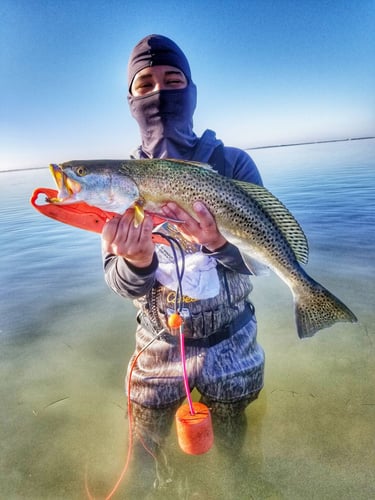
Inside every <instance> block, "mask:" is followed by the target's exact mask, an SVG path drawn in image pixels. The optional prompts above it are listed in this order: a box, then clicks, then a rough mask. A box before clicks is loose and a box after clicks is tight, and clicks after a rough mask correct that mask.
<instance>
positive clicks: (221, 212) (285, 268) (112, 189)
mask: <svg viewBox="0 0 375 500" xmlns="http://www.w3.org/2000/svg"><path fill="white" fill-rule="evenodd" d="M50 169H51V172H52V174H53V176H54V179H55V182H56V184H57V187H58V190H59V191H58V196H57V198H55V199H53V200H50V201H51V202H54V203H62V204H66V203H73V202H77V201H85V202H86V203H88V204H90V205H93V206H96V207H99V208H102V209H104V210H110V211H113V212H118V213H123V212H124V211H125V210H127V209H128V208H130V207H133V208H134V209H135V213H136V215H137V218H138V220H139V221H141V220H142V214H143V210H149V211H153V212H157V211H158V210H159V211H160V207H161V206H162V205H163V204H165V203H167V202H168V201H174V202H176V203H178V204H179V205H180V206H181V207H182V208H183V209H185V210H186V211H187V212H189V213H191V214H192V215H194V212H193V210H192V205H193V203H194V202H195V201H202V202H203V203H204V204H205V205H206V207H207V208H208V209H209V210H210V212H211V213H212V214H213V215H214V217H215V219H216V223H217V225H218V228H219V230H220V231H221V233H222V234H223V235H224V236H225V237H226V238H227V239H228V241H230V242H231V243H233V244H235V245H236V246H237V247H238V248H239V249H240V251H241V253H242V255H243V257H244V260H245V262H247V259H248V258H249V259H250V260H249V262H251V261H253V259H255V260H256V261H258V262H260V263H261V264H263V265H265V266H267V267H268V268H270V269H271V270H272V271H273V272H275V273H276V274H277V275H278V276H279V277H280V278H281V279H282V280H283V281H284V282H285V283H286V284H287V285H288V286H289V288H290V289H291V291H292V293H293V297H294V306H295V320H296V326H297V331H298V335H299V337H300V338H304V337H311V336H312V335H314V333H315V332H317V331H318V330H320V329H322V328H326V327H329V326H331V325H333V324H334V323H336V322H339V321H347V322H356V321H357V319H356V317H355V315H354V314H353V313H352V312H351V311H350V310H349V309H348V308H347V307H346V306H345V305H344V304H343V303H342V302H341V301H340V300H339V299H337V298H336V297H335V296H334V295H333V294H331V293H330V292H329V291H328V290H327V289H326V288H324V287H323V286H322V285H320V284H319V283H318V282H316V281H314V280H313V279H312V278H311V277H310V276H309V275H308V274H307V273H306V271H305V270H304V269H303V268H302V266H301V264H306V263H307V260H308V243H307V239H306V237H305V235H304V233H303V231H302V229H301V227H300V225H299V224H298V222H297V221H296V219H295V218H294V217H293V215H292V214H291V213H290V212H289V211H288V210H287V208H286V207H285V206H284V205H283V204H282V203H281V202H280V201H279V200H278V199H277V198H276V197H275V196H273V195H272V194H271V193H270V192H269V191H268V190H267V189H265V188H264V187H261V186H257V185H255V184H250V183H247V182H240V181H236V180H233V179H229V178H226V177H223V176H221V175H219V174H218V173H217V172H215V171H214V170H213V169H212V168H211V167H209V166H208V165H203V164H199V163H190V162H184V161H179V160H163V159H152V160H88V161H71V162H66V163H62V164H61V165H51V166H50ZM249 268H250V269H251V265H250V264H249Z"/></svg>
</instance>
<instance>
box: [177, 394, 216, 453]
mask: <svg viewBox="0 0 375 500" xmlns="http://www.w3.org/2000/svg"><path fill="white" fill-rule="evenodd" d="M193 409H194V412H195V413H194V415H192V414H191V413H190V407H189V405H188V404H184V405H182V406H180V408H179V409H178V410H177V412H176V417H175V418H176V427H177V437H178V443H179V445H180V448H181V449H182V451H184V452H185V453H188V454H189V455H201V454H202V453H206V452H207V451H208V450H209V449H210V448H211V446H212V445H213V442H214V433H213V429H212V421H211V414H210V410H209V409H208V408H207V406H206V405H204V404H203V403H196V402H193Z"/></svg>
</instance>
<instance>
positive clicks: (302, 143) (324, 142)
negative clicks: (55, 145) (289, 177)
mask: <svg viewBox="0 0 375 500" xmlns="http://www.w3.org/2000/svg"><path fill="white" fill-rule="evenodd" d="M366 139H375V136H374V137H371V136H369V137H348V138H345V139H328V140H324V141H323V140H320V141H305V142H291V143H286V144H271V145H269V146H254V147H250V148H242V149H244V151H255V150H257V149H272V148H288V147H291V146H308V145H309V144H327V143H330V142H348V141H363V140H366ZM45 168H46V167H45V166H44V167H28V168H12V169H9V170H0V174H3V173H4V174H5V173H7V172H8V173H9V172H23V171H25V170H44V169H45Z"/></svg>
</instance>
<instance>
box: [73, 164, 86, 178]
mask: <svg viewBox="0 0 375 500" xmlns="http://www.w3.org/2000/svg"><path fill="white" fill-rule="evenodd" d="M75 172H76V174H77V175H78V176H79V177H84V176H85V175H86V174H87V168H86V167H84V166H83V165H80V166H79V167H77V168H76V169H75Z"/></svg>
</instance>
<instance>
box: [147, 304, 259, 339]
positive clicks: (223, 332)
mask: <svg viewBox="0 0 375 500" xmlns="http://www.w3.org/2000/svg"><path fill="white" fill-rule="evenodd" d="M254 313H255V310H254V306H253V304H252V303H251V302H246V307H245V309H244V310H243V311H242V313H241V314H240V315H239V316H237V318H235V319H234V320H233V321H232V322H231V323H230V324H229V325H227V326H225V327H223V328H221V329H220V330H218V331H217V332H214V333H211V335H208V336H207V337H200V338H193V337H186V336H185V345H186V346H189V347H212V346H214V345H216V344H219V342H222V341H223V340H226V339H229V338H230V337H231V336H232V335H233V334H234V333H235V332H237V331H238V330H240V329H241V328H243V327H244V326H245V325H247V323H248V322H249V321H250V319H251V318H252V317H253V315H254ZM137 321H138V323H139V324H140V325H142V326H143V328H145V329H146V330H148V331H149V332H151V333H153V334H154V335H155V336H156V335H159V339H160V340H163V341H164V342H167V343H168V344H171V345H178V343H179V337H178V336H177V337H175V336H174V335H171V334H170V333H169V332H168V330H167V329H165V328H162V329H160V328H157V325H156V324H154V323H153V322H152V321H151V319H150V318H149V317H148V316H147V315H146V314H145V313H144V311H139V313H138V315H137Z"/></svg>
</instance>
